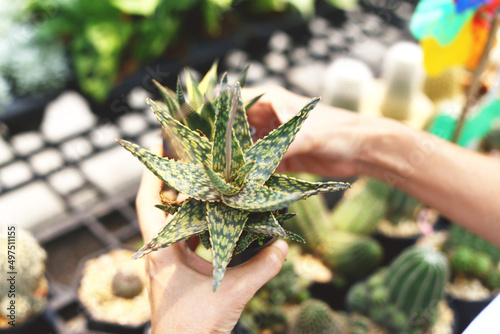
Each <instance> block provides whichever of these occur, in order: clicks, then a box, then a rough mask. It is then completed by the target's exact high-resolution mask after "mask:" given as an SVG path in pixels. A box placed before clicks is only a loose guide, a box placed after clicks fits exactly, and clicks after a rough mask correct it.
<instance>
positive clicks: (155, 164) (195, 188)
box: [118, 139, 220, 201]
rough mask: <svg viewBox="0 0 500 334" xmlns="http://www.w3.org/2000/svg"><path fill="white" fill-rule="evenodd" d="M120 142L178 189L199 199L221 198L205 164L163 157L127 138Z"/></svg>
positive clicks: (157, 174)
mask: <svg viewBox="0 0 500 334" xmlns="http://www.w3.org/2000/svg"><path fill="white" fill-rule="evenodd" d="M118 142H119V143H120V145H122V146H123V147H124V148H125V149H127V150H128V151H130V153H132V154H133V155H134V156H135V157H137V158H138V159H139V161H141V162H142V163H143V164H144V165H145V166H146V167H147V168H148V169H149V170H151V171H152V172H153V173H154V174H155V175H156V176H158V177H159V178H160V179H161V180H162V181H163V182H165V183H167V184H168V185H170V186H172V187H173V188H175V189H177V191H179V192H181V193H184V194H186V195H188V196H190V197H193V198H194V199H198V200H203V201H219V200H220V194H219V192H218V191H217V189H215V188H214V187H213V186H212V184H211V182H210V178H209V177H208V176H207V174H206V173H205V170H204V169H203V166H201V165H194V164H189V163H185V162H180V161H175V160H172V159H167V158H162V157H160V156H158V155H156V154H153V153H151V152H150V151H148V150H146V149H144V148H141V147H139V146H138V145H136V144H132V143H130V142H128V141H126V140H122V139H120V140H118Z"/></svg>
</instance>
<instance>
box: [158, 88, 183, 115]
mask: <svg viewBox="0 0 500 334" xmlns="http://www.w3.org/2000/svg"><path fill="white" fill-rule="evenodd" d="M153 83H154V84H155V86H156V87H157V88H158V90H159V91H160V94H161V95H162V96H163V101H164V102H165V104H166V105H167V108H168V111H169V112H170V116H172V118H174V119H176V120H178V121H181V120H182V118H183V116H182V115H180V106H179V103H178V102H177V96H176V95H175V93H174V92H173V91H172V90H170V89H168V88H167V87H163V86H162V85H160V84H159V83H158V81H156V80H153Z"/></svg>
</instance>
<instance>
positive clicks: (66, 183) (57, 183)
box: [48, 167, 85, 194]
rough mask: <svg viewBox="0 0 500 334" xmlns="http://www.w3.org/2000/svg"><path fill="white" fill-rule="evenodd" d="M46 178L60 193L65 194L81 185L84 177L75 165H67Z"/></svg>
mask: <svg viewBox="0 0 500 334" xmlns="http://www.w3.org/2000/svg"><path fill="white" fill-rule="evenodd" d="M48 180H49V182H50V184H51V185H52V187H54V188H55V189H56V190H57V191H58V192H60V193H61V194H67V193H69V192H70V191H72V190H74V189H76V188H79V187H81V186H82V185H83V184H84V182H85V181H84V179H83V177H82V176H81V174H80V173H79V172H78V170H77V169H76V168H75V167H67V168H64V169H62V170H60V171H57V172H56V173H54V174H52V175H50V176H49V177H48Z"/></svg>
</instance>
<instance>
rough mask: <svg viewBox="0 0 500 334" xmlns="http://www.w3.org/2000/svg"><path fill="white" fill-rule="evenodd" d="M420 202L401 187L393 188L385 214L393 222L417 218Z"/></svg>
mask: <svg viewBox="0 0 500 334" xmlns="http://www.w3.org/2000/svg"><path fill="white" fill-rule="evenodd" d="M419 204H420V203H419V202H418V201H417V200H416V199H414V198H413V197H411V196H409V195H408V194H406V193H404V192H403V191H401V190H399V189H396V188H394V189H392V190H391V191H390V193H389V195H388V197H387V211H386V213H385V216H386V218H387V220H389V221H390V222H391V223H393V224H397V223H399V222H400V221H404V220H412V221H414V220H415V219H416V216H417V214H418V208H419V206H420V205H419Z"/></svg>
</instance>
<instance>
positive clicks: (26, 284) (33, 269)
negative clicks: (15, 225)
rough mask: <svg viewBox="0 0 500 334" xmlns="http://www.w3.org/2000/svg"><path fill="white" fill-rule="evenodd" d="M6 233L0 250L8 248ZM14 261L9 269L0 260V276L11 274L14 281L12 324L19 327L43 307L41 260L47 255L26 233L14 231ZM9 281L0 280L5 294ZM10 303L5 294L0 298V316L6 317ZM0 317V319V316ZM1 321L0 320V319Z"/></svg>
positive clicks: (44, 288)
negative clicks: (13, 272) (13, 319)
mask: <svg viewBox="0 0 500 334" xmlns="http://www.w3.org/2000/svg"><path fill="white" fill-rule="evenodd" d="M8 245H9V239H8V237H7V233H5V234H2V235H0V247H1V248H3V249H8V248H7V247H8ZM15 247H16V249H15V253H16V260H15V262H14V269H12V268H10V265H11V264H10V263H9V262H8V257H7V256H1V257H0V270H1V271H2V272H4V273H6V272H10V271H15V272H16V273H17V274H16V276H17V278H18V279H17V280H16V296H15V299H16V324H22V323H23V322H25V321H26V320H28V319H29V318H31V317H32V316H35V315H37V314H39V313H40V312H42V311H43V309H44V308H45V306H46V304H47V293H48V282H47V278H46V277H45V259H46V257H47V254H46V253H45V251H44V250H43V248H41V247H40V245H39V244H38V242H37V241H36V239H35V238H34V237H33V236H32V235H31V234H30V233H29V232H27V231H24V230H21V229H17V231H16V238H15ZM9 285H10V283H9V281H7V280H6V279H2V280H0V291H2V292H6V291H9V288H10V287H9ZM10 301H11V298H10V297H8V295H7V293H2V296H0V304H1V305H2V310H1V315H2V316H3V317H5V316H6V315H7V314H5V313H4V312H6V307H3V306H4V305H8V304H9V303H10ZM0 318H1V317H0ZM0 320H1V319H0Z"/></svg>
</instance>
